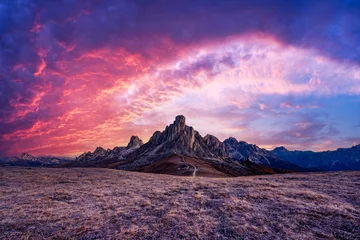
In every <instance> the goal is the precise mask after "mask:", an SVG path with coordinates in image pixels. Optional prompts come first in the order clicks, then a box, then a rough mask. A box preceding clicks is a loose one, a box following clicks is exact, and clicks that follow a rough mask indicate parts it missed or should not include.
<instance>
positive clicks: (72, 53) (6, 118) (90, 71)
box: [0, 0, 360, 155]
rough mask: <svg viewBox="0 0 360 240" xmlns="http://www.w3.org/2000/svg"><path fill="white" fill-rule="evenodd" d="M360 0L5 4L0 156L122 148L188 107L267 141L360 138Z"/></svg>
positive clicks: (347, 141) (320, 145)
mask: <svg viewBox="0 0 360 240" xmlns="http://www.w3.org/2000/svg"><path fill="white" fill-rule="evenodd" d="M359 22H360V6H359V4H358V3H357V2H356V1H326V2H321V1H318V2H315V1H296V2H290V1H271V2H270V1H256V0H255V1H151V2H149V1H117V0H116V1H115V0H106V1H91V0H82V1H68V0H64V1H56V2H54V1H35V0H21V1H20V0H19V1H5V2H2V3H0V155H12V154H18V153H20V152H24V151H27V152H29V153H32V154H57V155H76V154H79V153H81V152H83V151H87V150H91V149H93V148H95V147H96V146H99V145H101V146H103V147H107V148H112V147H114V146H116V145H124V144H125V143H126V142H127V141H128V139H129V138H130V136H131V135H132V134H137V135H139V136H140V137H141V138H143V139H144V140H147V139H148V138H149V137H150V136H151V134H152V132H153V131H155V130H158V129H161V128H163V127H164V125H166V124H168V123H169V122H171V121H172V120H173V118H174V116H175V115H177V114H184V115H186V117H187V121H188V123H189V124H191V125H193V126H194V127H195V128H196V129H199V131H200V132H201V133H202V134H206V133H212V134H215V135H217V136H219V137H220V138H222V139H224V138H226V137H228V136H235V137H237V138H239V139H242V140H245V141H249V142H252V143H257V144H259V145H261V146H263V147H268V148H271V147H274V146H276V145H286V146H287V147H289V148H299V149H309V148H311V149H315V150H322V149H327V148H336V147H345V146H349V145H351V144H355V143H359V142H358V140H359V137H360V136H359V134H358V133H357V131H354V129H358V128H357V127H355V126H357V125H359V124H360V121H359V119H360V96H359V95H360V65H359V64H360V48H359V46H358V43H359V41H360V26H359V24H358V23H359Z"/></svg>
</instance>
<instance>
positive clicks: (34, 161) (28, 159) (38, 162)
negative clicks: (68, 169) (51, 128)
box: [0, 153, 74, 167]
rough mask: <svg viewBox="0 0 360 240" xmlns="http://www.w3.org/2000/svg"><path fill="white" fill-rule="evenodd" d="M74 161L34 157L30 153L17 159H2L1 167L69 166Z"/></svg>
mask: <svg viewBox="0 0 360 240" xmlns="http://www.w3.org/2000/svg"><path fill="white" fill-rule="evenodd" d="M73 161H74V158H70V157H58V156H32V155H30V154H28V153H22V154H21V155H20V156H17V157H3V158H0V166H29V167H40V166H43V167H50V166H55V165H60V164H69V163H72V162H73Z"/></svg>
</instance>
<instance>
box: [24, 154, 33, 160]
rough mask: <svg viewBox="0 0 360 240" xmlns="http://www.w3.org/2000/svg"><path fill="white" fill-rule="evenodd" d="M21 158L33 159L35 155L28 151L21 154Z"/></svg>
mask: <svg viewBox="0 0 360 240" xmlns="http://www.w3.org/2000/svg"><path fill="white" fill-rule="evenodd" d="M20 158H21V159H24V160H33V159H34V158H35V157H34V156H32V155H30V154H28V153H22V154H21V155H20Z"/></svg>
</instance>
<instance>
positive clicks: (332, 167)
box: [271, 144, 360, 171]
mask: <svg viewBox="0 0 360 240" xmlns="http://www.w3.org/2000/svg"><path fill="white" fill-rule="evenodd" d="M271 152H272V153H274V154H275V155H276V156H278V157H279V158H281V159H284V160H286V161H289V162H291V163H293V164H296V165H298V166H300V167H303V168H318V169H321V170H323V171H340V170H360V144H359V145H356V146H353V147H351V148H338V149H337V150H335V151H323V152H313V151H296V150H295V151H289V150H287V149H286V148H285V147H277V148H275V149H274V150H272V151H271Z"/></svg>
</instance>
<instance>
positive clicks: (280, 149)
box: [273, 146, 288, 152]
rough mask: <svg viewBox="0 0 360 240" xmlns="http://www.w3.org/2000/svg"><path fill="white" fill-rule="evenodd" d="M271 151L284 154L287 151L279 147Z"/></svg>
mask: <svg viewBox="0 0 360 240" xmlns="http://www.w3.org/2000/svg"><path fill="white" fill-rule="evenodd" d="M273 151H275V152H286V151H288V150H287V149H286V148H285V147H284V146H280V147H276V148H274V150H273Z"/></svg>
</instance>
